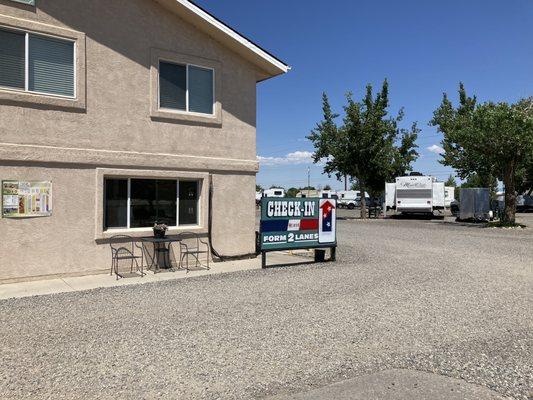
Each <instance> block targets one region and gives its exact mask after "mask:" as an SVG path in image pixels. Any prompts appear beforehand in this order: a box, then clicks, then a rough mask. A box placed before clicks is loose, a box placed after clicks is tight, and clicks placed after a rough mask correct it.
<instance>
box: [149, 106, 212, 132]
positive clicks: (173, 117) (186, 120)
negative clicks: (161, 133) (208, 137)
mask: <svg viewBox="0 0 533 400" xmlns="http://www.w3.org/2000/svg"><path fill="white" fill-rule="evenodd" d="M150 117H151V118H152V119H153V120H155V121H163V122H175V123H182V124H190V125H195V124H198V125H206V126H211V127H218V128H220V127H222V116H221V115H220V113H217V114H215V115H208V114H205V115H202V114H196V113H188V112H180V111H172V110H164V109H158V110H152V112H151V115H150Z"/></svg>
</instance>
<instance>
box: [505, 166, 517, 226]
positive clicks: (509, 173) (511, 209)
mask: <svg viewBox="0 0 533 400" xmlns="http://www.w3.org/2000/svg"><path fill="white" fill-rule="evenodd" d="M515 170H516V162H515V161H514V160H513V161H511V162H510V163H509V165H508V167H507V168H506V169H505V171H504V175H503V184H504V185H505V210H504V212H503V216H502V222H503V223H506V224H514V223H515V218H516V183H515Z"/></svg>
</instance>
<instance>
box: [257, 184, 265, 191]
mask: <svg viewBox="0 0 533 400" xmlns="http://www.w3.org/2000/svg"><path fill="white" fill-rule="evenodd" d="M255 191H256V192H262V191H263V187H262V186H261V185H258V184H256V185H255Z"/></svg>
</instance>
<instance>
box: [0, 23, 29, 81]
mask: <svg viewBox="0 0 533 400" xmlns="http://www.w3.org/2000/svg"><path fill="white" fill-rule="evenodd" d="M25 37H26V36H25V34H24V33H16V32H10V31H5V30H0V86H4V87H10V88H16V89H24V86H25V77H24V76H25V71H24V69H25V61H24V59H25V54H24V53H25V40H26V39H25Z"/></svg>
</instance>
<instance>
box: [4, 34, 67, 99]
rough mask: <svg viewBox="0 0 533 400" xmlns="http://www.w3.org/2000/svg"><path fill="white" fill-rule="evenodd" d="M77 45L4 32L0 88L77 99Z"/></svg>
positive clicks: (45, 37) (38, 36) (48, 38)
mask: <svg viewBox="0 0 533 400" xmlns="http://www.w3.org/2000/svg"><path fill="white" fill-rule="evenodd" d="M74 71H75V68H74V42H72V41H67V40H61V39H56V38H52V37H48V36H41V35H35V34H32V33H25V32H16V31H8V30H3V29H0V87H5V88H8V89H18V90H23V91H26V92H30V93H40V94H50V95H57V96H64V97H74V96H75V90H74V80H75V79H74V75H75V72H74Z"/></svg>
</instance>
